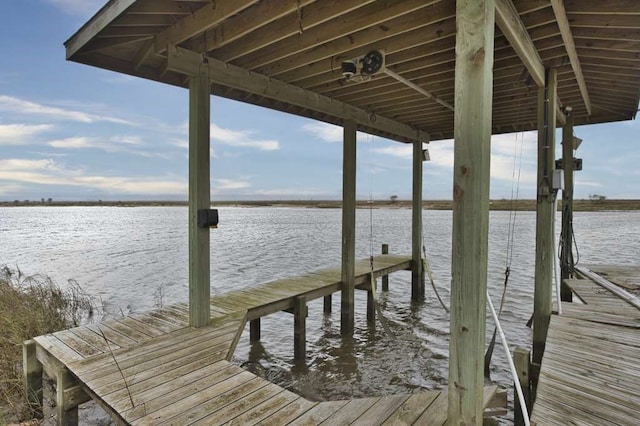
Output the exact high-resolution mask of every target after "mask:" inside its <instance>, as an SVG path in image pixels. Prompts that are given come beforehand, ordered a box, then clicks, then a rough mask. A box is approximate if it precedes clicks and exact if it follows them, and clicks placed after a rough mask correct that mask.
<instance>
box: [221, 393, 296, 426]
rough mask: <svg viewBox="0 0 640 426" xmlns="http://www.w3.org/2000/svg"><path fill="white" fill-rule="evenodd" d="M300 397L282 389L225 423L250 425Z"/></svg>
mask: <svg viewBox="0 0 640 426" xmlns="http://www.w3.org/2000/svg"><path fill="white" fill-rule="evenodd" d="M299 399H301V398H300V397H299V396H298V395H296V394H294V393H292V392H289V391H286V390H285V391H283V392H280V393H279V394H277V395H275V396H274V397H272V398H270V399H268V400H266V401H263V402H262V403H260V404H258V405H256V406H255V407H253V408H251V409H250V410H248V411H246V412H245V413H243V414H241V415H240V416H238V417H236V418H235V419H232V420H230V421H229V422H228V423H227V425H229V426H250V425H255V424H256V423H258V422H259V421H261V420H263V419H265V418H266V417H268V416H270V415H271V414H273V413H275V412H276V411H278V410H280V409H282V408H284V407H285V406H287V405H289V404H291V403H292V402H294V401H296V400H299Z"/></svg>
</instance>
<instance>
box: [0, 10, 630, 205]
mask: <svg viewBox="0 0 640 426" xmlns="http://www.w3.org/2000/svg"><path fill="white" fill-rule="evenodd" d="M104 2H105V1H104V0H2V1H1V2H0V16H2V17H3V24H2V26H0V40H2V41H1V42H0V43H2V48H3V49H2V50H3V55H2V56H1V57H0V201H13V200H40V199H42V198H45V199H47V198H52V199H54V200H186V199H187V176H188V157H187V151H188V150H187V140H188V135H187V121H188V93H187V91H186V90H184V89H181V88H176V87H172V86H168V85H164V84H161V83H157V82H151V81H147V80H144V79H140V78H134V77H129V76H125V75H122V74H118V73H113V72H110V71H106V70H101V69H97V68H92V67H88V66H86V65H81V64H77V63H73V62H67V61H66V60H65V50H64V46H63V43H64V41H65V40H67V39H68V38H69V37H70V36H71V35H72V34H73V33H75V31H76V30H77V29H79V28H80V26H81V25H82V24H83V23H84V22H86V21H87V20H88V19H89V18H90V17H91V16H92V15H93V14H94V13H95V12H96V11H97V10H98V9H99V8H100V7H101V6H102V4H103V3H104ZM211 120H212V124H211V187H212V199H213V200H258V199H274V200H285V199H286V200H321V199H339V198H340V197H341V191H342V145H341V138H342V130H341V128H339V127H336V126H332V125H328V124H325V123H321V122H316V121H312V120H309V119H304V118H301V117H297V116H294V115H289V114H285V113H281V112H277V111H271V110H268V109H264V108H260V107H255V106H251V105H248V104H243V103H239V102H235V101H230V100H226V99H223V98H219V97H212V99H211ZM639 131H640V124H639V123H638V122H637V121H632V122H622V123H614V124H601V125H592V126H580V127H576V129H575V134H576V136H578V137H580V138H582V139H583V140H584V141H583V143H582V145H581V146H580V148H579V150H578V152H577V156H578V157H580V158H582V159H583V162H584V170H583V171H580V172H576V188H575V198H587V197H588V196H589V195H590V194H600V195H604V196H606V197H607V198H636V199H637V198H640V185H638V183H640V168H639V167H638V166H637V165H638V164H639V163H640V141H639V140H638V139H639V138H638V133H639ZM560 139H561V134H560V131H558V135H557V141H558V143H557V147H558V152H557V156H556V157H557V158H559V157H560V155H561V154H560V143H559V141H560ZM426 147H427V148H428V149H429V151H430V156H431V161H430V162H428V163H425V165H424V184H423V187H424V194H423V197H424V198H425V199H451V194H452V186H453V177H452V167H453V142H452V141H451V140H449V141H435V142H432V143H430V144H429V145H428V146H426ZM411 152H412V151H411V147H410V146H408V145H404V144H401V143H398V142H392V141H389V140H386V139H383V138H380V137H373V136H370V135H366V134H359V135H358V154H357V155H358V160H357V166H358V167H357V173H358V180H357V197H358V198H359V199H370V198H374V199H389V198H390V197H391V196H392V195H396V196H398V197H399V198H401V199H410V197H411ZM535 159H536V134H535V133H532V132H528V133H518V134H507V135H499V136H494V137H493V139H492V154H491V198H494V199H502V198H504V199H512V198H515V197H516V195H517V197H518V198H521V199H524V198H528V199H532V198H535V175H536V166H535Z"/></svg>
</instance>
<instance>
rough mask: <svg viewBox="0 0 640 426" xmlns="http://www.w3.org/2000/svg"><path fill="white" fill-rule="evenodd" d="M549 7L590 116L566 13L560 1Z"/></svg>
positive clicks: (580, 69)
mask: <svg viewBox="0 0 640 426" xmlns="http://www.w3.org/2000/svg"><path fill="white" fill-rule="evenodd" d="M551 6H552V7H553V13H554V15H555V16H556V21H558V27H559V28H560V35H561V36H562V41H563V42H564V45H565V47H566V49H567V54H568V55H569V61H570V62H571V68H573V72H574V73H575V75H576V81H577V82H578V87H579V88H580V93H581V94H582V100H583V101H584V106H585V107H586V108H587V113H588V114H589V115H591V101H590V100H589V92H588V91H587V84H586V83H585V81H584V75H583V74H582V67H581V66H580V59H578V52H577V51H576V44H575V42H574V41H573V35H572V34H571V27H570V26H569V20H568V19H567V11H566V10H565V9H564V4H563V2H562V1H561V0H551Z"/></svg>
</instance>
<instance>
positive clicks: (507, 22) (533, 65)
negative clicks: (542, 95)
mask: <svg viewBox="0 0 640 426" xmlns="http://www.w3.org/2000/svg"><path fill="white" fill-rule="evenodd" d="M496 24H498V27H499V28H500V30H501V31H502V33H503V34H504V35H505V37H506V38H507V40H509V44H511V46H512V47H513V50H515V51H516V53H517V54H518V56H519V57H520V59H521V60H522V63H523V64H524V66H525V67H527V70H529V74H531V77H532V78H533V81H535V82H536V84H537V85H538V87H542V86H544V65H543V64H542V59H540V55H539V54H538V51H537V50H536V47H535V46H534V45H533V41H531V37H529V33H528V32H527V27H525V25H524V24H523V23H522V21H521V20H520V15H518V10H517V9H516V7H515V6H514V5H513V3H512V2H511V0H496Z"/></svg>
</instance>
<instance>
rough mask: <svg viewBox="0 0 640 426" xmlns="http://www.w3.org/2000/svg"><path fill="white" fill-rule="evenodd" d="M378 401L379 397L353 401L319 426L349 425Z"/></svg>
mask: <svg viewBox="0 0 640 426" xmlns="http://www.w3.org/2000/svg"><path fill="white" fill-rule="evenodd" d="M379 400H380V397H377V398H360V399H353V400H351V401H349V402H347V403H346V404H345V405H343V406H342V408H340V409H339V410H337V411H336V412H335V413H333V414H332V415H331V416H329V417H328V418H327V419H326V420H324V421H323V422H322V423H320V424H321V425H323V426H332V425H350V424H351V423H353V422H354V421H355V420H356V419H358V417H360V416H362V415H363V414H364V413H365V412H366V411H367V410H368V409H370V408H371V407H372V406H373V405H374V404H375V403H376V402H378V401H379Z"/></svg>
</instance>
